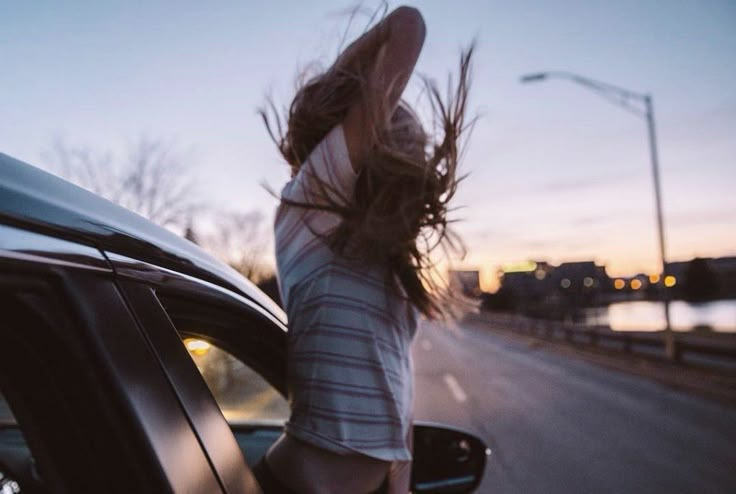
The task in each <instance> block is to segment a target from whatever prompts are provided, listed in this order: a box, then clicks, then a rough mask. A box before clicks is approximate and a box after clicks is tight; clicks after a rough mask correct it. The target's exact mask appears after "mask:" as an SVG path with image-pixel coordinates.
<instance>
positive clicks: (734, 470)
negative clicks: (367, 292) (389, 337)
mask: <svg viewBox="0 0 736 494" xmlns="http://www.w3.org/2000/svg"><path fill="white" fill-rule="evenodd" d="M414 354H415V367H416V369H415V370H416V375H417V397H416V406H417V418H419V419H425V420H437V421H442V422H447V423H452V424H456V425H459V426H462V427H464V428H466V429H468V430H470V431H471V432H474V433H476V434H477V435H479V436H480V437H482V438H483V439H484V440H485V441H486V443H487V444H488V445H489V446H490V447H491V448H492V449H493V453H494V454H493V456H492V457H491V459H490V463H489V466H488V468H487V471H486V474H485V478H484V481H483V483H482V484H481V486H480V489H479V491H478V492H482V493H483V492H488V493H524V494H526V493H552V494H554V493H558V492H559V493H563V492H564V493H607V492H611V493H653V492H667V493H680V492H683V493H684V492H688V493H690V492H693V493H706V492H713V493H716V492H717V493H724V492H736V410H733V409H729V408H726V407H723V406H721V405H718V404H715V403H712V402H710V401H705V400H703V399H700V398H696V397H693V396H690V395H686V394H683V393H680V392H677V391H675V390H672V389H669V388H666V387H663V386H661V385H659V384H656V383H653V382H649V381H646V380H643V379H641V378H637V377H634V376H631V375H628V374H622V373H619V372H615V371H611V370H608V369H605V368H603V367H599V366H597V365H595V364H591V363H588V362H585V361H582V360H577V359H573V358H571V357H566V356H563V355H558V354H556V353H554V352H553V351H548V350H544V349H540V348H539V347H537V346H533V345H532V346H530V345H529V344H528V343H523V342H520V341H517V340H513V339H509V338H508V337H505V336H502V335H498V334H495V333H492V332H490V331H488V330H487V329H482V328H477V327H472V326H466V327H459V328H455V329H454V330H453V329H448V328H445V327H440V326H438V325H436V324H425V325H424V327H422V328H421V329H420V331H419V334H418V335H417V340H416V345H415V349H414Z"/></svg>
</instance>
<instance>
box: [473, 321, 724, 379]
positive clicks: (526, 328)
mask: <svg viewBox="0 0 736 494" xmlns="http://www.w3.org/2000/svg"><path fill="white" fill-rule="evenodd" d="M470 317H471V319H478V320H481V321H483V322H486V323H488V324H490V325H491V326H492V327H493V328H494V329H500V330H505V331H511V332H517V333H521V334H525V335H528V336H534V337H538V338H542V339H547V340H557V341H563V342H568V343H570V344H575V345H583V346H591V347H595V348H602V349H606V350H613V351H621V352H625V353H630V354H636V355H641V356H644V357H648V358H656V359H665V358H666V355H665V349H664V336H663V332H662V331H646V332H645V331H614V330H612V329H611V328H608V327H605V326H587V325H582V324H574V323H563V322H559V321H550V320H546V319H534V318H530V317H525V316H518V315H514V314H505V313H496V312H485V311H484V312H481V313H480V314H475V315H472V316H470ZM675 348H676V352H675V360H676V361H677V362H680V363H686V364H692V365H698V366H704V367H710V368H718V369H721V370H733V371H736V334H730V333H710V334H697V333H684V332H676V333H675Z"/></svg>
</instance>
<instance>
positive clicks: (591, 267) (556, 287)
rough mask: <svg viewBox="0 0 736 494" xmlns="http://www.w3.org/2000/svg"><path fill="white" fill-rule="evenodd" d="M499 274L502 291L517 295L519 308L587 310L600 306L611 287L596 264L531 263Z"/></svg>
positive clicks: (507, 268)
mask: <svg viewBox="0 0 736 494" xmlns="http://www.w3.org/2000/svg"><path fill="white" fill-rule="evenodd" d="M499 274H500V278H501V289H502V290H504V291H506V292H508V293H511V294H513V297H514V299H515V300H516V302H517V305H518V306H519V307H524V306H528V305H530V304H532V305H533V304H539V303H543V304H548V303H553V304H559V303H563V304H567V305H575V306H587V305H591V304H595V303H597V302H599V297H600V296H601V295H603V293H604V292H605V291H607V290H608V288H609V286H610V284H611V280H610V278H609V277H608V275H607V274H606V269H605V267H604V266H598V265H597V264H596V263H595V262H593V261H582V262H566V263H563V264H560V265H559V266H553V265H551V264H548V263H546V262H534V261H529V262H526V263H518V264H513V265H509V266H504V267H502V268H501V271H500V273H499Z"/></svg>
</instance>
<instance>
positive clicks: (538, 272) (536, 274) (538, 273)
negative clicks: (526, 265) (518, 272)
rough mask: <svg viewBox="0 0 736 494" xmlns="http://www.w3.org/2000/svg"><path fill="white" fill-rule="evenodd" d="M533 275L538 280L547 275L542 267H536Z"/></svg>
mask: <svg viewBox="0 0 736 494" xmlns="http://www.w3.org/2000/svg"><path fill="white" fill-rule="evenodd" d="M534 277H535V278H536V279H538V280H539V281H542V280H543V279H545V278H546V277H547V273H546V272H545V271H544V270H542V269H537V270H536V271H535V272H534Z"/></svg>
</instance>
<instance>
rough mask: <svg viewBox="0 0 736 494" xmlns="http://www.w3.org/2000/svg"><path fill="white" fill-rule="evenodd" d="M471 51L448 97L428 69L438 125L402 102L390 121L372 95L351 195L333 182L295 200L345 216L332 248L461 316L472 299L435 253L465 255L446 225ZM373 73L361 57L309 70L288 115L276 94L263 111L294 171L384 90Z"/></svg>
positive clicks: (414, 298) (428, 311) (434, 314)
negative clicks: (358, 106)
mask: <svg viewBox="0 0 736 494" xmlns="http://www.w3.org/2000/svg"><path fill="white" fill-rule="evenodd" d="M384 39H385V37H384ZM383 45H384V46H382V43H379V44H378V46H376V48H375V50H376V53H375V54H374V55H375V56H376V57H381V54H382V53H385V52H384V51H383V50H385V43H383ZM473 50H474V46H473V45H472V44H471V45H470V47H469V48H467V49H466V50H464V51H463V52H462V53H461V56H460V64H459V73H458V77H457V82H456V83H453V77H452V75H450V76H449V77H448V87H447V92H446V95H445V96H444V97H443V96H442V94H441V92H440V90H439V89H438V87H437V85H436V83H435V82H434V81H433V80H431V79H429V78H426V77H423V82H424V86H425V88H426V91H425V92H424V93H423V94H424V95H425V96H426V99H428V100H429V108H430V110H431V114H432V122H431V127H430V129H431V132H429V133H428V132H426V131H425V130H424V129H423V127H422V125H421V124H420V122H419V118H418V117H417V115H416V114H415V113H414V111H412V109H411V108H410V107H409V105H407V104H406V103H404V102H403V101H402V102H401V103H400V104H399V105H398V107H397V108H396V109H395V110H394V111H393V114H392V116H391V122H390V124H389V125H388V126H386V125H385V124H379V122H378V118H379V117H378V115H380V114H382V113H381V112H380V108H381V107H380V106H379V105H387V104H388V102H387V101H366V103H365V108H367V109H378V110H377V111H375V112H367V113H368V114H367V115H365V123H364V126H365V135H367V136H369V139H370V144H371V145H370V146H369V147H368V149H370V151H369V152H367V153H365V155H364V157H363V158H362V162H361V163H358V165H359V170H360V171H359V175H358V178H357V181H356V184H355V189H354V192H353V195H352V197H349V198H335V195H334V194H333V193H330V192H331V191H329V190H328V188H329V185H328V184H324V183H321V184H319V186H318V187H317V189H319V190H318V191H315V193H316V194H318V195H319V196H320V200H319V201H315V202H316V203H318V204H319V205H316V204H311V203H310V204H301V203H298V204H296V203H290V204H292V205H293V206H297V207H304V208H319V209H326V210H329V211H332V212H333V213H335V214H337V215H339V217H340V219H341V221H340V223H339V226H337V227H336V228H335V229H334V230H332V231H331V232H329V233H328V234H326V235H325V239H326V240H327V242H328V244H329V245H330V247H331V248H332V249H333V251H334V252H336V253H338V254H340V255H343V256H345V257H348V258H353V259H358V260H360V261H362V262H366V263H370V264H373V265H378V266H384V267H386V268H387V272H386V274H387V276H389V279H390V280H396V281H398V283H399V285H400V287H401V288H402V289H403V293H404V294H405V295H406V296H407V298H408V299H409V301H410V302H411V303H412V304H413V305H414V306H415V307H416V308H417V309H418V310H419V311H420V312H421V313H423V314H424V315H425V316H426V317H429V318H443V317H445V316H448V315H454V314H456V313H457V311H456V309H457V308H458V307H460V306H462V305H463V304H464V303H465V302H467V301H464V300H463V299H462V297H460V296H458V294H455V293H453V292H452V291H450V290H449V289H448V288H449V287H448V286H447V282H446V280H443V278H442V277H441V276H439V275H438V272H437V263H438V261H437V259H436V258H437V256H435V255H433V254H434V253H435V251H436V250H437V249H439V250H440V251H441V253H442V254H443V256H442V257H443V258H447V257H448V256H450V255H452V254H458V253H459V254H461V255H464V247H463V245H462V242H461V241H460V239H459V237H457V236H456V235H455V234H453V233H452V231H451V230H450V229H449V225H450V223H451V222H452V220H451V219H449V218H448V213H449V212H450V211H451V209H450V207H449V202H450V201H451V199H452V198H453V196H454V195H455V191H456V190H457V186H458V182H459V181H460V180H461V179H462V177H460V176H458V174H457V169H458V163H459V160H460V157H461V154H462V152H461V150H462V141H463V138H464V137H465V136H466V134H468V131H469V129H470V128H471V127H472V123H473V121H472V119H471V120H470V121H468V120H466V110H467V101H468V91H469V88H470V78H471V77H470V76H471V59H472V55H473ZM368 74H369V71H368V67H367V66H366V65H365V64H362V63H360V62H357V63H355V64H352V65H351V66H350V67H349V68H341V69H340V70H334V69H331V70H327V71H325V72H323V73H321V74H318V75H316V76H313V77H312V78H310V79H308V80H305V78H304V77H302V78H301V79H300V82H299V84H298V86H297V91H296V95H295V96H294V99H293V101H292V102H291V105H290V106H289V108H288V110H286V111H285V115H284V117H283V119H282V117H280V116H279V112H278V111H277V109H276V107H275V105H274V104H273V101H272V100H269V107H268V109H262V110H261V111H260V114H261V116H262V117H263V120H264V123H265V125H266V129H267V130H268V133H269V135H270V136H271V138H272V139H273V141H274V142H275V144H276V146H277V147H278V149H279V152H280V153H281V155H282V156H283V157H284V159H285V160H286V162H287V163H288V164H289V165H290V166H291V169H292V176H294V175H296V173H297V172H298V171H299V168H300V167H301V166H302V163H304V162H305V160H306V159H307V157H308V156H309V154H310V153H311V151H312V150H313V149H314V148H315V147H316V146H317V144H318V143H319V142H320V141H322V139H324V137H325V136H326V135H327V133H328V132H329V131H330V130H331V129H332V128H333V127H335V126H336V125H337V124H339V123H340V122H342V121H343V119H344V118H345V115H346V113H347V111H348V109H349V108H350V106H351V105H352V104H355V102H356V101H358V100H359V98H363V100H364V101H365V98H366V97H367V95H369V94H380V92H375V91H373V92H372V91H366V89H367V88H368V87H369V86H370V85H371V84H375V81H372V80H371V79H370V76H369V75H368ZM386 92H387V91H383V93H384V94H385V93H386ZM383 114H384V115H385V114H386V113H383ZM284 120H285V122H286V125H284V123H283V121H284ZM282 201H284V199H282ZM465 305H467V304H465Z"/></svg>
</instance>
